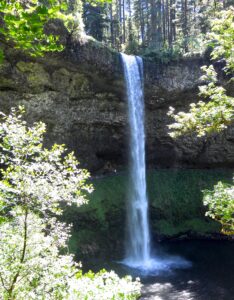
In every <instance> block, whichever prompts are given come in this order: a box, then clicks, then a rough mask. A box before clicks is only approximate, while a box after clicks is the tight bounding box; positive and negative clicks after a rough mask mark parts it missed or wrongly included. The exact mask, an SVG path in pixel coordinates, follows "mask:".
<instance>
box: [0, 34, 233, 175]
mask: <svg viewBox="0 0 234 300" xmlns="http://www.w3.org/2000/svg"><path fill="white" fill-rule="evenodd" d="M66 43H67V45H66V49H65V50H64V51H63V52H62V53H59V54H50V55H47V56H46V57H44V58H40V59H32V58H29V57H26V56H24V55H22V54H21V53H18V52H15V51H10V50H9V51H8V52H7V56H6V59H5V61H4V63H3V64H2V65H0V109H1V111H4V112H9V110H10V107H13V106H14V107H15V106H18V105H19V104H24V105H25V107H26V110H27V115H26V118H27V120H28V121H29V123H32V122H33V121H39V120H42V121H44V122H45V123H46V125H47V134H46V145H47V146H49V145H51V144H52V143H54V142H56V143H65V144H67V146H68V148H69V149H70V150H74V151H75V153H76V154H77V156H78V158H79V160H80V162H81V164H82V166H83V167H86V168H88V169H89V170H91V171H93V172H97V171H100V172H108V171H113V170H118V169H121V168H125V167H126V165H127V161H128V131H129V130H128V120H127V101H126V96H125V88H124V79H123V71H122V67H121V61H120V56H119V54H118V53H117V52H114V51H113V50H111V49H109V48H107V47H104V46H103V45H101V44H99V43H97V42H95V41H93V40H91V39H88V38H83V41H82V42H81V41H76V40H74V39H72V38H70V37H69V36H68V37H67V38H66ZM206 63H207V59H205V58H201V57H194V58H187V59H182V60H179V61H177V62H171V63H168V64H162V63H159V62H152V61H149V60H145V61H144V69H145V72H144V77H145V78H144V80H145V110H146V117H145V125H146V149H147V163H148V166H149V167H154V168H156V167H162V168H180V167H190V168H200V167H226V166H229V167H233V166H234V127H230V128H228V129H227V130H226V131H225V132H223V133H222V134H216V135H213V136H211V137H209V138H202V139H197V138H196V137H195V136H186V137H183V138H180V139H177V140H176V141H174V140H172V139H171V138H170V137H169V135H168V127H167V125H168V124H170V122H171V121H172V120H170V118H169V117H168V116H167V111H168V109H169V106H173V107H175V108H176V110H186V109H188V108H189V104H190V103H192V102H196V101H197V99H198V96H197V93H198V85H199V84H200V81H199V78H200V76H201V70H200V67H201V66H202V65H204V64H206ZM220 80H223V78H222V76H221V79H220ZM229 90H230V92H233V91H232V87H231V86H229Z"/></svg>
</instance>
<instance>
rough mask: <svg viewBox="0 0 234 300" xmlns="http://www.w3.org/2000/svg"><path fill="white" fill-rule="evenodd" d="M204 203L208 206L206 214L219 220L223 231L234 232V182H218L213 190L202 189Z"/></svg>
mask: <svg viewBox="0 0 234 300" xmlns="http://www.w3.org/2000/svg"><path fill="white" fill-rule="evenodd" d="M203 193H204V204H205V205H207V206H208V209H209V210H208V211H207V213H206V215H207V216H209V217H211V218H213V219H215V220H217V221H219V222H220V223H221V224H222V226H223V232H224V233H227V234H234V217H233V213H234V184H233V185H230V184H225V183H222V182H218V183H217V184H216V185H215V186H214V190H213V191H208V190H206V191H204V192H203Z"/></svg>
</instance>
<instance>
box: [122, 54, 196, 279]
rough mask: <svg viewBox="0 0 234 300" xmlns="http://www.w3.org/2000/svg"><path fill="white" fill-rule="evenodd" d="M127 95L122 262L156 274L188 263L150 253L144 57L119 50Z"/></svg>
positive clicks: (180, 259)
mask: <svg viewBox="0 0 234 300" xmlns="http://www.w3.org/2000/svg"><path fill="white" fill-rule="evenodd" d="M121 57H122V62H123V68H124V77H125V82H126V89H127V96H128V115H129V116H128V117H129V124H130V154H131V170H130V179H131V182H130V195H129V201H128V208H127V222H128V224H127V241H126V256H125V259H124V260H123V261H122V263H124V264H126V265H128V266H129V267H132V268H137V269H140V270H141V271H142V272H143V274H157V272H159V271H165V270H166V271H168V270H170V269H176V268H188V267H190V266H191V263H190V262H188V261H187V260H185V259H183V258H181V257H178V256H168V255H163V256H162V255H161V256H160V257H159V256H157V257H152V256H151V249H150V234H149V222H148V199H147V193H146V167H145V131H144V91H143V85H144V83H143V61H142V59H141V58H140V57H137V56H129V55H126V54H123V53H121Z"/></svg>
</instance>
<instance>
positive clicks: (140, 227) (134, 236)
mask: <svg viewBox="0 0 234 300" xmlns="http://www.w3.org/2000/svg"><path fill="white" fill-rule="evenodd" d="M121 58H122V63H123V69H124V76H125V83H126V89H127V98H128V117H129V124H130V159H131V161H130V163H131V169H130V195H129V201H128V206H127V238H126V257H125V260H124V263H126V264H127V265H129V266H132V267H139V268H147V267H150V266H149V264H150V261H151V259H150V235H149V224H148V199H147V193H146V168H145V130H144V91H143V61H142V59H141V58H140V57H137V56H130V55H126V54H123V53H121Z"/></svg>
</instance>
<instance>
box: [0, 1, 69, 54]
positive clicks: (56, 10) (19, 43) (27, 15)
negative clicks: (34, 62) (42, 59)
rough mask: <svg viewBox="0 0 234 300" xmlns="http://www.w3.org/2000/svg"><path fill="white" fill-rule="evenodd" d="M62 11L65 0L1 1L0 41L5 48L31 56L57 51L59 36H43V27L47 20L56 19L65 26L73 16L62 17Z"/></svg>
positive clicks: (65, 7) (64, 6)
mask: <svg viewBox="0 0 234 300" xmlns="http://www.w3.org/2000/svg"><path fill="white" fill-rule="evenodd" d="M66 9H67V3H66V0H64V1H59V0H49V1H42V2H41V1H34V0H28V1H22V0H14V1H7V0H3V1H1V3H0V13H2V14H3V26H2V28H1V34H2V38H3V39H4V40H5V41H7V42H8V45H12V46H13V47H15V48H18V49H21V50H24V51H26V52H28V53H29V54H31V55H32V56H41V55H43V54H44V53H46V52H48V51H61V50H62V49H63V46H62V45H61V44H60V43H59V37H58V36H54V35H52V34H46V33H45V31H44V27H45V25H46V24H47V22H48V21H49V20H52V19H56V18H59V19H62V20H64V22H65V23H66V22H68V21H71V19H72V18H73V17H72V16H71V15H66V14H65V12H66ZM2 42H3V40H2Z"/></svg>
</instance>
